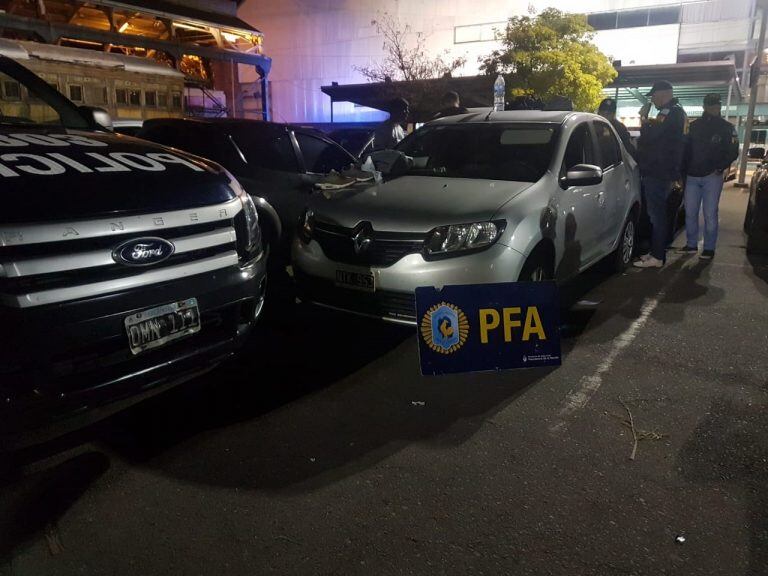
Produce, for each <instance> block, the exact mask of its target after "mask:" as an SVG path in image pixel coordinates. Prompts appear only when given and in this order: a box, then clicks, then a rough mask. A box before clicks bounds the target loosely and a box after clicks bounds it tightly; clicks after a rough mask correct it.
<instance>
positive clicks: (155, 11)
mask: <svg viewBox="0 0 768 576" xmlns="http://www.w3.org/2000/svg"><path fill="white" fill-rule="evenodd" d="M91 4H97V5H100V6H108V7H111V8H119V9H123V10H125V9H127V10H136V11H139V12H142V13H144V14H151V15H153V16H158V17H160V18H169V19H172V20H187V21H189V22H195V23H199V24H204V25H207V26H216V27H219V28H226V29H228V30H233V31H241V32H247V33H249V34H259V35H260V34H261V32H260V31H259V30H257V29H256V28H254V27H253V26H251V25H250V24H248V23H247V22H246V21H244V20H241V19H240V18H238V17H237V16H230V15H228V14H222V13H220V12H214V11H210V10H200V9H198V8H192V7H189V6H183V5H181V4H176V3H172V2H165V1H163V0H91Z"/></svg>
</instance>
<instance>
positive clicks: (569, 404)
mask: <svg viewBox="0 0 768 576" xmlns="http://www.w3.org/2000/svg"><path fill="white" fill-rule="evenodd" d="M663 298H664V292H663V291H662V292H660V293H659V294H658V296H657V297H656V298H648V299H646V300H645V302H644V303H643V306H642V308H641V309H640V316H638V317H637V318H636V319H635V321H634V322H632V324H630V326H629V328H627V329H626V330H625V331H624V332H622V333H621V334H620V335H619V336H618V337H616V338H615V339H614V341H613V345H612V346H611V350H610V352H608V355H607V356H606V357H605V360H603V361H602V362H601V363H600V365H599V366H598V367H597V370H595V372H594V373H593V374H591V375H590V376H584V377H583V378H582V379H581V381H580V382H579V385H578V386H576V387H575V388H574V389H572V390H571V391H570V392H568V394H567V395H566V397H565V401H564V402H563V407H562V408H561V409H560V412H559V413H558V415H557V420H556V422H555V423H554V424H552V426H550V427H549V432H550V433H551V434H557V433H559V432H560V431H561V430H562V429H563V428H565V423H566V420H567V419H568V418H569V417H570V416H571V415H572V414H573V413H574V412H576V411H577V410H580V409H582V408H584V407H585V406H586V405H587V404H588V403H589V400H590V398H592V396H593V395H594V394H595V392H597V391H598V389H599V388H600V386H601V385H602V384H603V375H604V374H605V373H606V372H608V371H609V370H610V369H611V367H612V366H613V364H614V362H616V358H618V356H619V354H620V353H621V351H622V350H624V348H626V347H627V346H629V345H630V344H632V342H633V341H634V339H635V338H636V337H637V335H638V334H639V332H640V330H641V329H642V327H643V326H644V325H645V323H646V322H647V321H648V318H649V317H650V316H651V314H652V313H653V311H654V310H655V309H656V306H658V305H659V300H661V299H663Z"/></svg>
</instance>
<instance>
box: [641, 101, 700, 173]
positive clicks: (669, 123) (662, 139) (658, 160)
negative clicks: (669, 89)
mask: <svg viewBox="0 0 768 576" xmlns="http://www.w3.org/2000/svg"><path fill="white" fill-rule="evenodd" d="M687 124H688V117H687V116H686V115H685V111H684V110H683V107H682V106H680V104H679V103H678V101H677V99H676V98H673V99H672V100H671V101H670V102H669V104H667V106H666V107H664V108H662V109H660V110H659V113H658V115H657V116H656V118H649V119H648V120H646V121H644V122H643V124H642V126H641V128H640V139H639V140H638V142H637V161H638V164H640V173H641V174H642V175H643V176H652V177H654V178H660V179H662V180H677V179H678V178H680V176H681V175H682V164H683V155H684V153H685V131H686V126H687Z"/></svg>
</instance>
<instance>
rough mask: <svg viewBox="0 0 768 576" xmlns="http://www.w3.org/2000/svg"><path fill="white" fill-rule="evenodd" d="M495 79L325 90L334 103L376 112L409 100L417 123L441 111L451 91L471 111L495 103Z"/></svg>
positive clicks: (362, 85) (334, 87)
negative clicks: (348, 104) (353, 105)
mask: <svg viewBox="0 0 768 576" xmlns="http://www.w3.org/2000/svg"><path fill="white" fill-rule="evenodd" d="M495 80H496V78H495V77H494V76H486V75H483V76H462V77H459V78H450V77H445V78H435V79H432V80H411V81H398V82H371V83H368V84H346V85H343V86H340V85H338V84H333V85H331V86H323V87H322V88H321V90H322V91H323V93H324V94H327V95H328V96H330V97H331V109H333V103H334V102H352V103H353V104H357V105H358V106H366V107H368V108H374V109H376V110H386V109H387V104H388V103H389V101H390V100H392V99H393V98H405V99H406V100H408V101H409V102H410V104H411V113H412V116H413V117H414V119H415V120H416V121H417V122H422V121H424V120H428V119H429V118H431V117H432V116H433V115H434V114H435V112H437V111H438V110H439V109H440V99H441V97H442V95H443V94H445V93H446V92H448V91H454V92H457V93H458V94H459V96H460V97H461V103H462V105H463V106H466V107H467V108H479V107H485V106H491V105H492V104H493V83H494V81H495Z"/></svg>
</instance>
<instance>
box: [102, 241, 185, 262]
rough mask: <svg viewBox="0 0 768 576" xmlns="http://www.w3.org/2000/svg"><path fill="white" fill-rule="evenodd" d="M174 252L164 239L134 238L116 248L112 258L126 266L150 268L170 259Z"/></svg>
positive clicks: (172, 246)
mask: <svg viewBox="0 0 768 576" xmlns="http://www.w3.org/2000/svg"><path fill="white" fill-rule="evenodd" d="M174 250H175V247H174V245H173V244H171V243H170V242H168V241H167V240H164V239H163V238H134V239H133V240H129V241H128V242H123V243H122V244H120V245H119V246H118V247H117V248H115V250H114V252H113V253H112V258H113V259H114V260H115V262H118V263H119V264H125V265H126V266H149V265H151V264H157V263H159V262H162V261H163V260H166V259H167V258H170V256H171V255H172V254H173V252H174Z"/></svg>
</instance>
